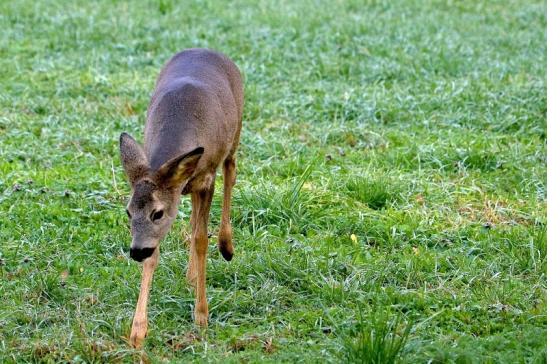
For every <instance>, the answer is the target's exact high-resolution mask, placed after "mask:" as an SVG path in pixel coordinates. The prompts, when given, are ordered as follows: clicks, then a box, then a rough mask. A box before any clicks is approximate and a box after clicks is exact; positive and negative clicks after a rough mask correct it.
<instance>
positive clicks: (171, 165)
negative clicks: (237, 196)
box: [120, 49, 243, 348]
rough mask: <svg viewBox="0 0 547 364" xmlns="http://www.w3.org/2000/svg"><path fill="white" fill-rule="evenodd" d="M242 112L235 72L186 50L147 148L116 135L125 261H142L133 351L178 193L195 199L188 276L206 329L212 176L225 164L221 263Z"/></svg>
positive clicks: (152, 108) (152, 122) (149, 129)
mask: <svg viewBox="0 0 547 364" xmlns="http://www.w3.org/2000/svg"><path fill="white" fill-rule="evenodd" d="M242 112H243V85H242V80H241V75H240V73H239V70H238V68H237V66H236V65H235V64H234V63H233V62H232V61H231V60H230V59H228V58H227V57H226V56H224V55H222V54H220V53H217V52H214V51H211V50H207V49H188V50H185V51H182V52H180V53H178V54H176V55H175V56H173V58H171V60H169V61H168V62H167V64H166V65H165V66H164V67H163V69H162V70H161V72H160V75H159V77H158V80H157V82H156V89H155V91H154V94H153V96H152V99H151V101H150V105H149V107H148V113H147V117H146V126H145V129H144V148H141V146H140V145H139V144H137V142H136V141H135V139H133V138H132V137H131V136H129V135H128V134H126V133H122V134H121V136H120V154H121V160H122V164H123V168H124V170H125V173H126V175H127V177H128V179H129V182H130V184H131V193H132V196H131V199H130V201H129V204H128V206H127V214H128V216H129V219H130V220H131V236H132V242H131V248H130V256H131V258H133V259H134V260H136V261H139V262H141V261H142V262H143V270H142V281H141V289H140V293H139V299H138V301H137V308H136V310H135V316H134V318H133V325H132V328H131V336H130V343H131V345H133V346H134V347H137V348H139V347H141V346H142V344H143V341H144V337H145V335H146V331H147V328H148V319H147V313H146V311H147V302H148V295H149V291H150V285H151V282H152V276H153V274H154V270H155V268H156V266H157V264H158V259H159V254H160V252H159V244H160V240H161V239H162V238H163V237H164V236H165V235H166V234H167V232H168V230H169V228H170V227H171V224H172V223H173V221H174V220H175V217H176V216H177V210H178V204H179V201H180V196H181V194H191V195H192V214H191V217H190V224H191V226H192V237H191V242H190V257H189V262H188V269H187V272H186V278H187V280H188V281H189V282H190V284H191V285H192V286H194V287H195V306H194V320H195V322H196V324H197V325H199V326H207V319H208V306H207V297H206V296H205V264H206V262H207V256H206V255H207V247H208V236H207V224H208V221H209V210H210V207H211V200H212V198H213V192H214V187H215V177H216V170H217V168H218V166H219V165H221V164H222V167H223V173H224V202H223V206H222V220H221V223H220V230H219V235H218V248H219V250H220V252H221V254H222V256H223V257H224V258H225V259H226V260H231V259H232V255H233V253H234V248H233V245H232V227H231V225H230V200H231V196H232V187H233V186H234V183H235V174H236V159H235V152H236V149H237V146H238V144H239V134H240V131H241V118H242Z"/></svg>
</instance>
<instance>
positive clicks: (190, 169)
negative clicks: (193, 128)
mask: <svg viewBox="0 0 547 364" xmlns="http://www.w3.org/2000/svg"><path fill="white" fill-rule="evenodd" d="M203 151H204V149H203V147H198V148H196V149H194V150H193V151H191V152H189V153H186V154H183V155H181V156H178V157H175V158H172V159H170V160H168V161H167V162H165V163H164V164H163V165H162V166H161V167H160V168H159V169H158V172H157V176H158V180H159V181H160V183H162V184H165V185H167V186H168V187H180V186H181V185H182V184H183V183H184V181H186V180H188V179H189V178H190V177H191V176H192V174H193V173H194V171H195V170H196V166H197V165H198V162H199V160H200V158H201V156H202V155H203Z"/></svg>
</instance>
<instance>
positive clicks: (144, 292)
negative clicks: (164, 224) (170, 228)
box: [129, 246, 160, 349]
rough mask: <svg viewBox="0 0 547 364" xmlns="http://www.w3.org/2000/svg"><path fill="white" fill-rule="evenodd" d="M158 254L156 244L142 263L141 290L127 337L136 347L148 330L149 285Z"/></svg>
mask: <svg viewBox="0 0 547 364" xmlns="http://www.w3.org/2000/svg"><path fill="white" fill-rule="evenodd" d="M159 256H160V248H159V246H158V247H157V248H156V250H155V251H154V253H153V254H152V256H151V257H150V258H148V259H146V260H145V261H144V262H143V264H142V279H141V290H140V293H139V299H138V301H137V308H136V309H135V316H134V317H133V324H132V326H131V335H130V337H129V342H130V344H131V346H133V347H134V348H137V349H140V348H141V347H142V344H143V342H144V337H145V336H146V332H147V331H148V317H147V312H146V311H147V306H148V296H149V294H150V286H151V285H152V278H153V276H154V271H155V270H156V266H157V265H158V260H159Z"/></svg>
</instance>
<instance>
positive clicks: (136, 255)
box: [129, 248, 156, 262]
mask: <svg viewBox="0 0 547 364" xmlns="http://www.w3.org/2000/svg"><path fill="white" fill-rule="evenodd" d="M154 250H156V248H130V249H129V256H130V257H131V258H132V259H133V260H136V261H137V262H142V261H143V260H145V259H146V258H150V257H151V256H152V254H154Z"/></svg>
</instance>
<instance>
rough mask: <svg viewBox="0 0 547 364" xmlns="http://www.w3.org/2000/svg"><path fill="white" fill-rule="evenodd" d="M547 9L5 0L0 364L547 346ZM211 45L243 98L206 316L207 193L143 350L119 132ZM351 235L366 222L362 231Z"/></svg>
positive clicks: (502, 353) (263, 358) (408, 354)
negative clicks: (230, 200) (199, 258)
mask: <svg viewBox="0 0 547 364" xmlns="http://www.w3.org/2000/svg"><path fill="white" fill-rule="evenodd" d="M546 14H547V6H546V5H545V2H543V1H535V0H532V1H516V0H515V1H510V0H503V1H502V0H500V1H479V2H477V1H470V0H469V1H468V0H463V1H410V0H409V1H372V0H371V1H311V0H310V1H308V0H304V1H283V2H281V3H280V2H274V1H243V0H241V1H239V0H237V1H232V2H220V1H207V0H204V1H195V2H179V1H170V0H161V1H142V2H136V1H135V2H127V1H71V2H69V1H60V0H45V1H30V0H19V1H4V2H2V3H1V4H0V27H1V29H2V32H1V33H0V68H1V70H2V72H0V82H1V85H2V91H1V92H0V362H7V363H11V362H68V361H70V362H73V363H77V362H116V361H121V362H132V361H134V360H136V359H139V358H144V360H145V361H150V362H163V361H167V362H169V361H174V362H176V361H181V362H182V361H198V362H296V361H298V362H310V363H315V362H319V361H322V360H327V361H330V362H340V361H349V362H376V363H385V362H390V361H391V360H392V359H396V360H398V361H401V362H406V363H417V362H422V363H425V362H430V363H445V362H457V363H498V362H501V363H545V362H546V361H547V345H546V343H547V317H546V314H545V313H546V312H547V305H546V295H547V290H546V281H545V277H546V273H547V261H546V254H547V244H546V240H547V236H546V230H547V228H546V223H547V222H546V220H545V216H546V213H545V212H546V199H545V191H544V189H545V181H546V180H547V169H546V167H545V166H546V164H547V163H546V162H547V148H546V141H545V135H546V127H547V121H546V120H547V118H546V111H547V96H546V95H547V93H546V92H545V90H546V88H545V81H546V71H547V70H546V64H547V59H546V55H547V49H546V48H547V47H546V44H547V41H546V30H547V19H546ZM188 47H210V48H214V49H218V50H220V51H222V52H224V53H226V54H228V55H229V56H230V57H232V58H233V59H234V60H235V61H236V63H237V64H238V65H239V66H240V68H241V69H242V71H243V73H244V75H245V80H246V82H245V84H246V105H245V115H244V128H243V132H242V142H241V148H240V150H239V153H238V157H239V159H238V183H237V185H236V189H235V191H234V207H233V216H232V219H233V223H234V234H235V244H236V255H235V257H234V260H233V261H232V262H230V263H227V262H225V261H224V260H223V259H222V258H221V257H220V255H219V253H218V251H217V249H216V247H215V246H214V244H213V243H215V242H216V234H217V231H218V223H219V218H220V204H221V190H222V188H221V179H220V178H219V179H218V181H217V182H218V186H217V187H218V188H217V194H216V196H215V200H214V203H213V210H212V223H211V227H210V229H211V232H212V233H213V238H212V241H211V249H210V254H209V261H208V280H207V284H208V297H209V307H210V314H211V316H210V326H209V329H208V330H207V331H206V332H201V331H199V330H196V329H195V328H194V326H193V323H192V317H191V312H192V305H193V294H192V291H191V290H190V289H189V287H188V286H187V284H186V282H185V269H186V263H187V253H186V251H185V249H184V241H185V239H186V237H187V236H188V233H189V227H188V218H189V213H190V202H189V200H188V199H187V198H185V199H183V202H182V204H181V207H180V217H181V218H180V219H179V220H178V221H177V222H176V223H175V225H174V227H173V229H172V232H171V233H170V234H169V235H168V237H167V238H166V239H165V240H164V241H163V242H162V255H161V263H160V266H159V268H158V270H157V273H156V276H155V280H154V283H153V288H152V294H151V301H150V304H149V311H150V331H149V335H148V338H147V342H146V347H145V348H144V350H143V351H142V352H138V351H134V350H132V349H130V348H129V347H128V345H127V344H126V341H125V340H124V337H126V336H128V335H129V328H130V324H131V319H132V315H133V310H134V307H135V303H136V298H137V295H138V285H139V281H140V273H139V267H138V265H137V264H136V263H134V262H131V261H129V260H128V258H127V250H128V246H129V241H130V236H129V231H128V229H127V218H126V215H125V212H124V207H125V203H126V201H127V198H128V194H129V188H128V186H127V183H126V181H125V177H124V175H123V171H122V168H121V166H120V162H119V156H118V145H117V142H118V136H119V134H120V132H122V131H127V132H130V133H131V134H133V135H135V136H136V137H137V138H138V139H139V140H142V131H143V126H144V118H145V112H146V107H147V104H148V101H149V96H150V93H151V91H152V89H153V85H154V81H155V78H156V76H157V74H158V72H159V69H160V67H161V65H162V64H163V63H164V62H165V61H166V60H167V59H168V58H169V57H170V56H171V55H172V54H173V53H175V52H176V51H178V50H181V49H184V48H188ZM352 235H354V236H353V239H352Z"/></svg>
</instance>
